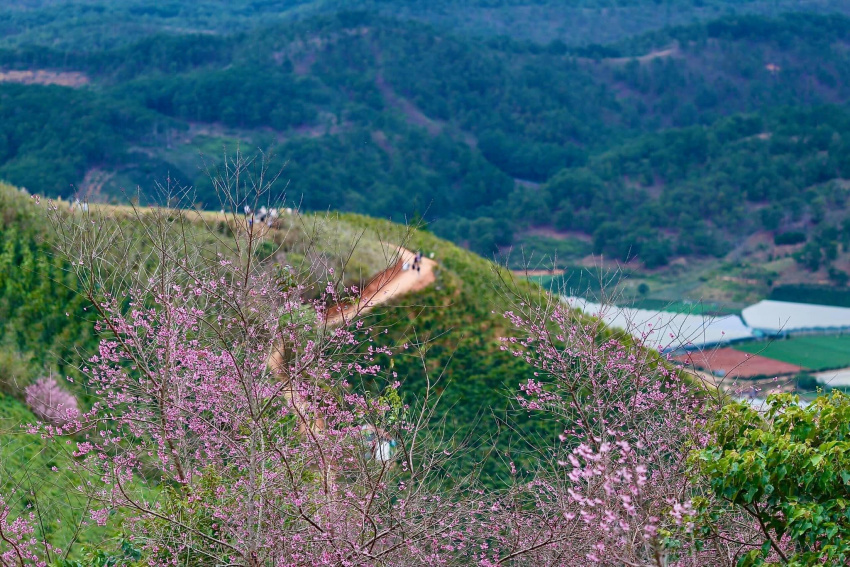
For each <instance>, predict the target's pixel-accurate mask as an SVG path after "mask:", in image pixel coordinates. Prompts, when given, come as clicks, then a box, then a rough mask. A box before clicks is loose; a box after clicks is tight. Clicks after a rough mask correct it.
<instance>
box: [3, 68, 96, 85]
mask: <svg viewBox="0 0 850 567" xmlns="http://www.w3.org/2000/svg"><path fill="white" fill-rule="evenodd" d="M90 82H91V81H90V80H89V78H88V77H87V76H86V75H85V73H80V72H78V71H46V70H44V69H37V70H34V71H0V83H21V84H24V85H59V86H62V87H73V88H79V87H82V86H85V85H87V84H89V83H90Z"/></svg>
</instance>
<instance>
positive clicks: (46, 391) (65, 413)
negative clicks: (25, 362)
mask: <svg viewBox="0 0 850 567" xmlns="http://www.w3.org/2000/svg"><path fill="white" fill-rule="evenodd" d="M25 393H26V402H27V405H28V406H29V407H30V409H31V410H32V412H33V413H34V414H35V415H36V416H37V417H38V418H39V419H41V420H43V421H46V422H48V423H51V424H53V425H63V424H65V423H68V422H70V421H73V420H75V419H76V418H77V417H79V414H80V410H79V407H78V406H77V398H75V397H74V395H73V394H72V393H70V392H69V391H67V390H65V389H64V388H62V387H61V386H60V385H59V384H58V383H57V382H56V380H55V379H54V378H39V379H38V380H37V381H36V382H35V383H34V384H31V385H30V386H27V388H26V390H25Z"/></svg>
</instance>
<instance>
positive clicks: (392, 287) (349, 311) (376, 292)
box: [327, 248, 437, 325]
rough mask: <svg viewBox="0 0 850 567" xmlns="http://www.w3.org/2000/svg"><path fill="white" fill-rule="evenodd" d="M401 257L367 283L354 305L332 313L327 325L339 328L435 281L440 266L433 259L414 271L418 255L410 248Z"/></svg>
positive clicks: (329, 313) (400, 250)
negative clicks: (436, 268) (346, 322)
mask: <svg viewBox="0 0 850 567" xmlns="http://www.w3.org/2000/svg"><path fill="white" fill-rule="evenodd" d="M399 252H400V253H399V258H398V260H397V261H396V263H395V265H393V266H392V267H390V268H388V269H386V270H384V271H383V272H380V273H379V274H377V275H376V276H375V277H373V278H372V279H371V280H369V283H368V284H366V287H365V288H364V289H363V290H362V291H361V292H360V296H359V297H358V298H357V300H356V301H355V302H354V303H351V304H348V305H346V306H344V307H343V306H336V307H334V308H331V309H330V310H329V311H328V318H327V322H328V324H330V325H336V324H339V323H341V322H342V321H345V320H348V319H350V318H351V317H356V316H358V315H362V314H363V313H366V312H368V311H369V310H370V309H372V308H374V307H375V306H377V305H380V304H381V303H385V302H387V301H389V300H390V299H393V298H395V297H399V296H402V295H404V294H406V293H412V292H414V291H419V290H421V289H425V288H426V287H428V286H429V285H431V284H432V283H433V282H434V279H435V277H436V276H435V274H434V268H435V267H436V265H437V263H436V262H435V261H434V260H431V259H430V258H425V257H423V258H422V261H421V269H420V270H419V271H416V270H414V269H413V260H414V258H415V257H416V254H415V253H413V252H411V251H410V250H408V249H406V248H399Z"/></svg>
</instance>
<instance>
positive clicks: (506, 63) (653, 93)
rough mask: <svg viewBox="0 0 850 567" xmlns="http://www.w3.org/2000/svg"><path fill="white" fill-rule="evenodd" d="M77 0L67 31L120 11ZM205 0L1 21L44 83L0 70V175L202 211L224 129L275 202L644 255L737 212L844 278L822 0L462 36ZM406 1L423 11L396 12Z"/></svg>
mask: <svg viewBox="0 0 850 567" xmlns="http://www.w3.org/2000/svg"><path fill="white" fill-rule="evenodd" d="M644 4H645V3H642V2H638V1H634V2H617V3H604V2H596V3H594V2H585V3H577V4H576V8H577V9H578V8H579V7H580V8H581V9H583V10H590V11H593V10H596V9H600V10H601V9H602V8H604V7H607V8H609V9H611V10H615V11H616V10H621V9H622V10H626V9H638V8H642V7H645V6H644ZM791 4H793V3H789V6H788V7H790V8H799V7H800V6H797V5H793V6H792V5H791ZM465 5H466V4H465ZM534 5H535V7H536V8H540V9H543V8H546V7H547V6H549V7H551V5H550V4H548V3H546V2H537V3H534ZM81 6H82V7H80V10H79V13H75V14H76V16H75V18H74V19H73V21H74V22H77V23H79V25H80V26H82V27H83V28H84V27H85V26H87V25H89V24H90V23H91V22H101V23H103V22H107V21H110V18H113V17H117V16H116V14H121V13H123V12H122V11H130V12H132V11H134V10H135V11H137V12H138V10H139V9H140V8H139V6H137V5H136V4H134V3H133V2H126V3H116V4H115V5H112V6H110V7H108V8H107V7H104V6H101V5H99V4H98V3H97V2H91V3H86V4H85V5H81ZM215 6H216V3H215V2H208V3H203V2H202V3H199V4H197V5H193V6H192V7H188V6H187V5H184V4H181V3H175V4H174V5H173V6H172V8H173V10H172V12H173V13H171V12H168V9H166V8H167V7H164V8H162V10H165V12H162V10H160V11H156V10H155V11H153V12H149V13H148V12H145V13H144V14H140V15H138V17H135V18H129V19H128V20H127V21H128V22H132V23H133V25H137V24H139V22H148V23H149V24H150V25H149V27H147V28H145V29H146V30H147V31H145V32H144V33H141V32H139V34H138V37H136V36H135V35H134V34H129V35H128V34H125V35H124V36H123V37H124V39H125V41H123V42H118V43H115V42H113V43H106V44H103V45H100V44H97V43H91V42H85V41H81V42H79V43H77V44H74V45H62V44H61V43H57V42H55V41H47V40H45V39H44V38H41V39H40V38H39V36H37V35H31V36H27V35H26V34H27V33H32V34H35V33H36V31H37V30H38V29H41V28H39V27H38V26H36V27H33V28H32V29H30V31H28V32H26V33H24V35H23V36H21V37H18V36H19V35H20V34H17V35H16V34H14V33H12V32H11V31H9V32H8V33H7V36H6V41H5V43H4V42H0V62H2V64H3V66H4V68H5V69H7V70H8V71H10V72H11V71H18V72H23V71H33V70H44V71H49V72H50V73H53V75H48V78H47V79H43V78H42V79H41V80H39V81H33V82H55V83H59V84H55V85H40V84H10V83H0V115H2V118H3V120H2V122H0V177H3V178H5V179H7V180H8V181H10V182H12V183H15V184H17V185H20V186H23V187H26V188H27V189H28V190H30V191H34V192H41V193H45V194H47V195H51V196H62V197H63V198H71V197H72V196H73V195H77V196H82V195H86V194H88V195H89V196H90V197H89V198H91V199H93V200H115V201H123V200H126V199H127V198H129V196H133V195H135V194H136V190H137V187H139V188H140V191H141V195H140V198H141V199H142V200H143V201H156V200H161V199H163V198H164V197H163V195H162V192H161V191H158V190H157V188H156V186H155V184H156V183H161V184H168V183H173V182H177V183H181V184H184V185H189V186H192V187H194V191H195V201H196V204H197V205H198V206H202V207H206V208H210V209H218V208H219V206H220V205H219V202H218V197H217V196H216V194H215V191H214V190H213V188H212V187H211V185H210V184H209V181H208V176H207V173H206V168H208V167H215V166H216V164H218V163H220V161H221V159H222V157H221V156H222V152H223V150H224V149H225V148H229V150H230V151H232V150H233V149H235V147H236V146H237V145H241V146H242V147H243V148H245V147H249V148H255V149H256V148H259V149H261V150H263V151H265V152H267V154H268V155H270V156H272V157H273V159H274V160H276V161H275V162H276V163H277V164H278V165H280V166H281V167H282V168H283V173H282V175H283V178H284V179H285V180H286V181H288V183H281V184H279V190H280V191H281V193H283V192H285V193H286V197H287V200H288V201H289V202H290V203H291V204H293V205H297V206H301V207H303V208H305V209H307V210H327V209H331V210H344V211H352V212H358V213H364V214H368V215H372V216H378V217H385V218H390V219H393V220H396V221H405V220H410V219H414V218H415V219H422V220H424V221H425V222H426V223H427V224H428V225H429V227H430V230H432V231H433V232H434V233H436V234H438V235H440V236H443V237H446V238H449V239H450V240H453V241H455V242H457V243H460V244H462V245H463V246H466V247H468V248H470V249H472V250H474V251H476V252H478V253H481V254H484V255H491V254H493V253H496V252H498V251H502V252H504V251H505V250H506V249H507V248H508V247H510V246H511V245H522V246H523V247H527V248H530V249H532V250H538V251H541V252H550V251H554V250H558V251H560V252H562V253H561V254H560V258H561V261H563V262H565V263H569V262H571V261H576V260H577V259H579V258H580V257H581V256H583V255H585V254H588V253H590V252H593V253H596V254H604V255H605V256H606V257H608V258H612V259H616V260H618V261H626V260H634V259H636V260H638V261H639V262H640V263H642V265H643V266H645V267H647V268H656V267H660V266H664V265H666V264H667V263H669V262H670V261H671V260H672V259H674V258H676V257H694V258H712V257H722V256H724V255H725V254H727V253H729V252H730V251H731V250H734V249H735V248H736V247H737V246H738V245H739V244H740V243H741V242H743V241H744V240H745V239H746V238H747V237H749V236H750V235H752V234H754V233H757V232H760V231H769V232H771V233H773V235H774V236H776V237H778V238H779V240H777V244H778V243H779V242H781V241H782V239H783V238H785V237H784V236H782V234H783V233H787V232H792V233H797V232H800V233H803V234H805V235H807V238H806V240H811V242H809V243H808V244H807V245H806V246H807V248H805V250H803V251H801V252H800V253H799V254H798V256H797V257H798V259H799V264H800V265H801V266H804V267H805V268H806V269H809V270H813V271H817V270H821V269H823V270H829V269H832V270H833V271H832V272H830V279H831V280H832V281H834V282H835V283H840V282H841V281H843V276H842V275H841V273H839V272H842V271H843V270H844V268H843V267H842V266H841V265H839V266H838V267H837V268H833V267H832V263H833V261H834V260H835V259H836V258H838V259H839V264H841V261H840V258H842V257H843V256H842V254H844V252H845V251H846V250H845V248H846V246H844V244H843V242H844V237H843V236H842V234H844V232H843V231H844V228H843V227H844V226H845V225H843V224H842V222H843V220H844V219H843V217H844V216H845V213H844V211H845V210H846V208H845V198H844V193H845V188H844V184H843V179H845V178H846V177H847V172H846V169H847V165H846V164H847V155H848V154H847V151H848V150H847V147H846V142H845V141H844V140H845V139H846V136H847V135H848V127H850V122H848V119H847V115H846V111H845V110H844V105H845V104H846V103H847V101H848V100H850V90H848V88H847V85H848V84H850V49H848V47H847V46H848V45H850V19H848V18H846V17H844V16H842V15H840V14H818V13H816V12H826V11H829V9H830V7H831V5H830V4H829V3H814V4H811V5H808V6H809V8H811V12H810V13H795V14H786V13H784V12H783V10H785V9H786V6H785V5H784V4H783V3H781V2H779V3H770V5H769V6H768V5H767V4H766V3H760V2H755V1H754V2H748V3H744V4H741V5H740V7H741V9H742V10H743V9H744V8H747V10H749V11H750V12H753V13H755V14H767V16H765V15H735V16H730V15H723V14H724V13H726V12H724V10H726V8H728V6H726V4H725V3H724V2H721V1H717V2H700V3H691V2H685V1H683V2H672V1H671V2H668V3H665V7H664V9H662V10H659V9H655V10H648V12H650V13H652V14H655V15H656V16H658V17H660V16H659V14H661V13H662V12H664V13H669V14H671V19H670V22H675V21H678V20H676V18H677V17H679V16H681V14H683V13H686V12H687V11H688V10H693V9H697V8H698V9H699V10H702V11H712V10H714V11H715V12H717V14H716V16H720V17H718V18H716V19H708V20H706V21H704V22H701V23H693V24H689V25H686V26H679V27H662V26H664V25H666V23H665V22H661V23H659V24H658V25H657V26H655V28H658V29H655V30H654V31H649V32H648V33H645V34H643V35H637V36H635V35H631V36H629V35H628V34H625V33H624V34H622V36H620V37H618V38H614V39H615V41H613V42H611V43H607V44H599V43H595V44H589V43H586V42H584V43H583V44H582V43H580V42H579V43H580V44H576V42H573V43H572V44H570V43H569V42H567V41H564V40H560V39H556V40H552V41H548V42H544V43H540V42H536V43H535V42H530V41H527V40H526V39H523V37H522V34H521V33H517V34H513V37H511V36H508V35H492V34H489V35H487V34H485V35H484V36H483V37H478V36H477V35H476V34H473V33H470V32H469V30H465V31H463V32H462V31H461V30H458V29H457V28H456V26H455V27H452V28H450V27H449V26H446V25H444V24H441V23H440V18H447V17H450V15H451V14H455V13H458V12H457V10H459V9H460V4H458V3H455V2H443V3H437V4H429V7H427V9H426V7H425V6H424V5H423V4H420V3H417V2H406V3H403V6H402V7H400V9H399V10H398V11H397V13H394V14H392V15H393V17H389V16H388V15H386V11H385V10H382V9H381V8H380V2H378V3H376V4H375V6H373V8H374V11H363V10H361V11H357V12H345V11H343V12H336V13H333V14H326V13H324V12H323V10H325V8H327V10H328V11H330V10H332V8H331V4H327V5H324V4H323V6H324V7H323V8H321V9H319V7H318V5H317V4H316V5H313V4H310V5H309V6H308V4H307V3H303V4H302V3H298V2H280V3H276V2H270V3H263V5H262V6H259V5H257V6H254V5H253V4H252V5H251V6H248V5H247V4H246V5H245V6H242V7H241V8H237V9H235V10H233V11H231V12H230V13H229V15H228V16H223V15H221V14H220V11H219V12H217V11H216V10H215V9H214V8H215ZM466 6H467V7H468V9H469V10H475V9H481V10H495V11H500V10H508V11H510V10H513V9H514V8H519V7H528V3H523V2H474V3H471V4H468V5H466ZM337 8H338V6H337ZM169 9H170V8H169ZM62 10H66V11H67V10H70V8H69V7H68V5H66V4H63V3H41V2H33V3H31V4H30V5H29V7H28V8H26V9H20V10H13V11H8V12H7V17H8V22H9V26H12V27H14V26H16V25H18V24H16V23H15V22H18V21H25V19H26V18H27V17H32V18H33V21H38V22H44V21H47V20H44V19H43V18H42V19H39V17H38V14H41V13H42V12H44V11H47V12H51V11H52V12H51V13H54V14H55V21H56V22H61V21H67V20H68V18H69V17H70V16H68V14H67V13H65V12H62ZM423 10H424V11H425V12H428V13H432V15H433V14H441V16H440V18H436V16H435V17H434V18H432V17H430V16H429V17H427V18H426V17H421V18H420V17H413V16H410V14H414V13H419V12H422V11H423ZM166 12H168V13H166ZM290 12H291V14H290ZM63 13H64V14H65V16H62V14H63ZM128 13H129V12H128ZM296 13H297V15H298V17H294V16H293V14H296ZM423 13H424V12H423ZM700 13H702V12H700ZM706 13H708V12H706ZM169 14H171V15H169ZM216 14H219V16H220V17H219V18H218V19H216V18H215V17H214V16H215V15H216ZM262 14H276V16H275V17H271V16H269V17H268V18H261V17H259V16H261V15H262ZM286 14H289V16H292V17H291V18H290V17H289V16H286ZM673 14H678V15H679V16H676V17H673V16H672V15H673ZM251 15H253V19H252V17H251ZM277 16H280V17H281V18H284V19H283V20H281V21H276V18H277ZM284 16H286V17H284ZM21 18H23V20H21ZM63 18H64V20H63ZM205 18H206V19H205ZM228 18H236V19H240V18H241V20H240V21H242V24H244V25H241V27H239V26H236V27H232V28H231V27H228V26H226V25H225V20H226V19H228ZM435 18H436V19H435ZM169 19H174V21H180V22H183V23H185V24H186V28H188V29H192V26H193V25H194V26H200V27H203V26H207V28H208V29H215V31H216V33H203V34H201V33H187V32H186V31H176V30H174V29H171V28H170V27H168V26H166V25H164V24H163V22H164V21H166V20H169ZM473 19H475V18H473ZM213 20H215V21H213ZM261 20H262V21H261ZM416 20H426V21H428V22H430V23H421V22H418V21H416ZM234 21H235V20H234ZM86 22H88V23H86ZM157 22H158V23H157ZM193 22H194V23H193ZM204 22H206V23H204ZM92 25H94V24H92ZM216 26H219V27H216ZM24 27H26V26H24ZM650 27H652V26H650ZM22 29H23V28H22ZM27 29H29V28H27ZM81 29H82V28H81ZM10 30H11V28H10ZM42 31H43V30H42ZM22 33H23V32H22ZM16 37H17V38H18V39H15V40H14V41H13V38H16ZM26 37H28V39H26ZM45 37H46V36H45ZM63 37H66V36H63ZM68 77H70V78H68ZM63 81H64V82H63ZM66 84H71V85H72V86H70V87H69V86H63V85H66ZM199 153H202V154H203V155H199ZM540 230H544V231H546V233H547V236H544V237H541V236H532V235H531V233H532V232H533V231H540ZM571 235H572V236H571ZM575 237H578V239H576V238H575ZM824 273H826V272H824Z"/></svg>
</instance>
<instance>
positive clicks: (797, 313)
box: [741, 299, 850, 336]
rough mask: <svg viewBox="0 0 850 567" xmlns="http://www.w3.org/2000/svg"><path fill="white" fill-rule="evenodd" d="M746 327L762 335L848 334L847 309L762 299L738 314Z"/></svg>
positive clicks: (849, 320)
mask: <svg viewBox="0 0 850 567" xmlns="http://www.w3.org/2000/svg"><path fill="white" fill-rule="evenodd" d="M741 315H742V316H743V317H744V321H746V323H747V326H749V327H750V328H751V329H752V330H753V331H755V332H757V333H760V334H763V335H771V336H776V335H786V334H794V333H814V332H836V331H842V330H847V331H850V308H847V307H833V306H831V305H814V304H811V303H791V302H788V301H772V300H769V299H766V300H764V301H759V302H758V303H756V304H755V305H750V306H749V307H746V308H744V310H743V311H741Z"/></svg>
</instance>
